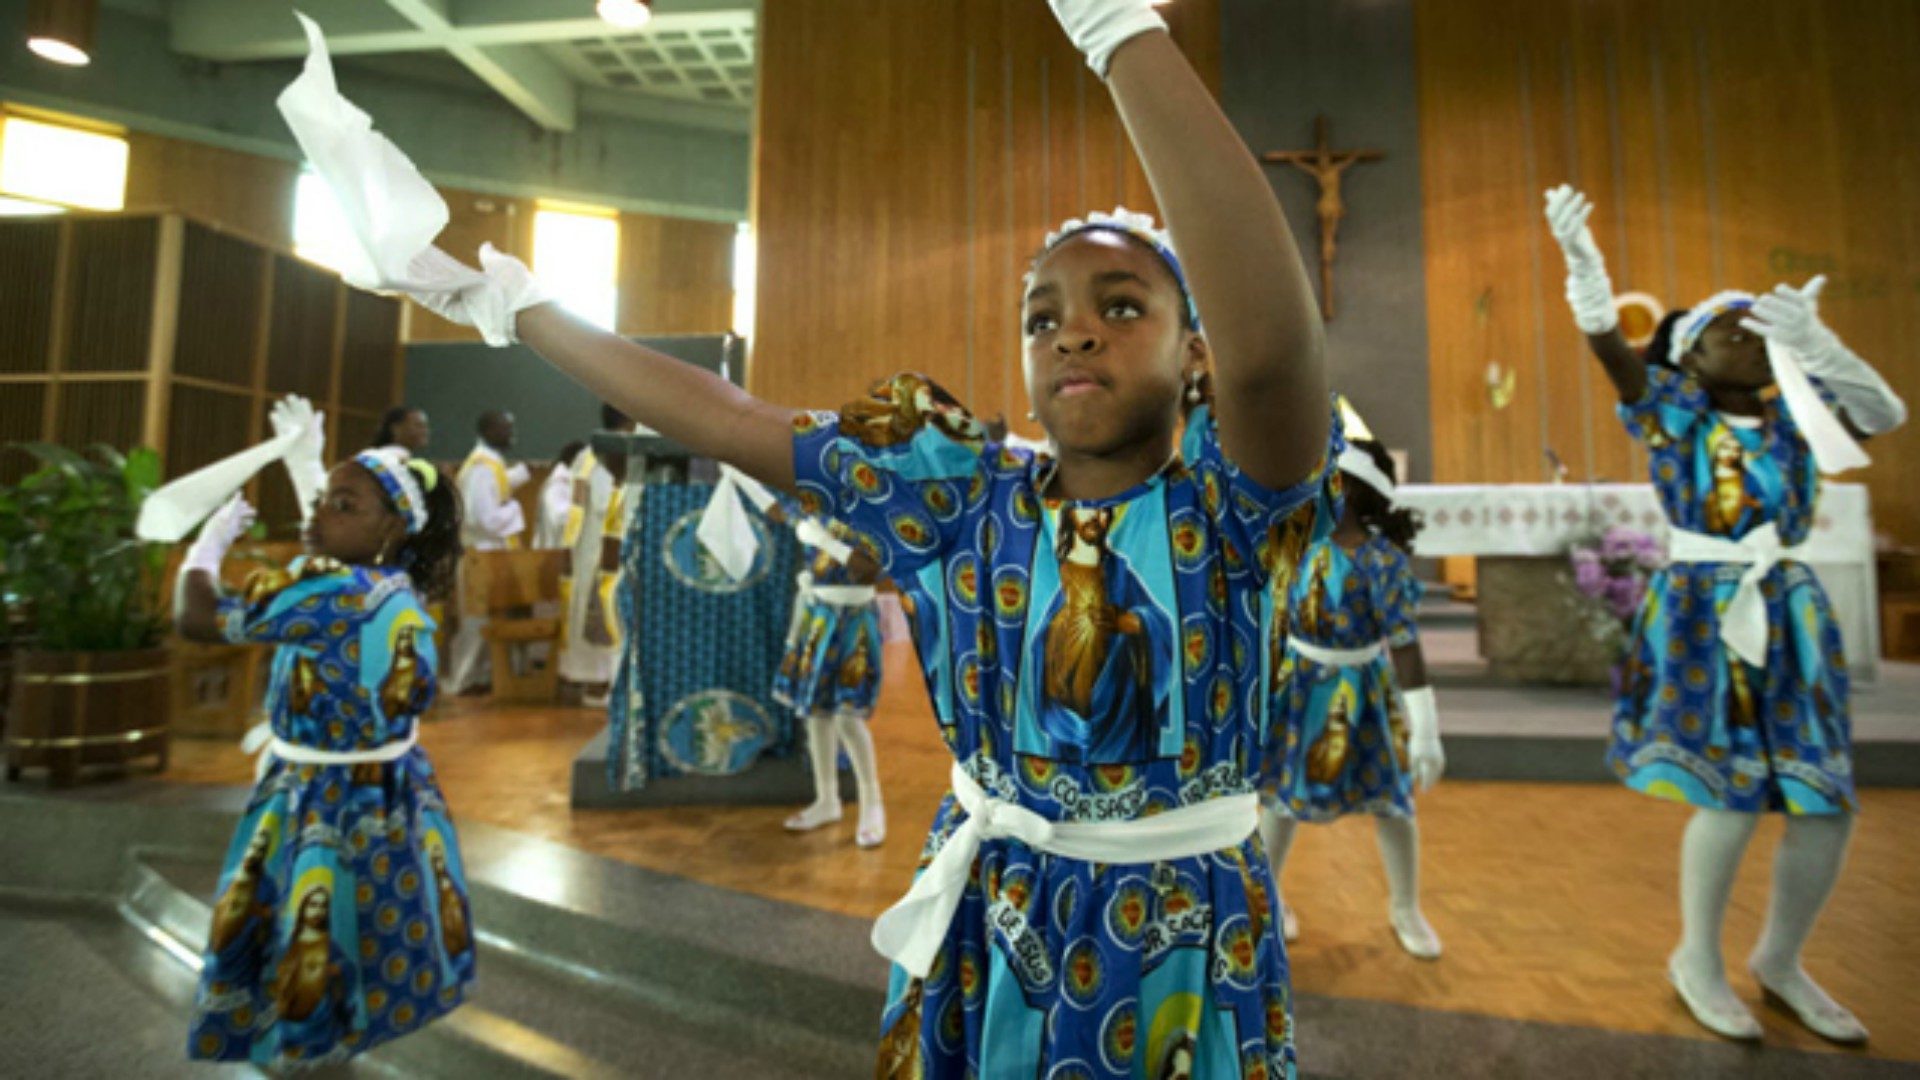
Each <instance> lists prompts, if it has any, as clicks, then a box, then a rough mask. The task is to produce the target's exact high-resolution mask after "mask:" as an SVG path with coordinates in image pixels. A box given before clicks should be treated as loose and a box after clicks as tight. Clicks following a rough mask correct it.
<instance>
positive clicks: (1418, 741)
mask: <svg viewBox="0 0 1920 1080" xmlns="http://www.w3.org/2000/svg"><path fill="white" fill-rule="evenodd" d="M1401 697H1402V698H1404V699H1405V701H1406V703H1407V727H1408V738H1407V757H1408V758H1410V759H1411V760H1412V764H1413V787H1414V790H1415V791H1419V792H1425V791H1426V790H1427V789H1428V788H1430V787H1432V786H1433V785H1434V784H1435V783H1438V782H1439V780H1440V774H1441V773H1444V772H1446V771H1447V754H1446V751H1444V750H1442V749H1441V748H1440V708H1439V706H1438V705H1437V704H1436V703H1435V702H1434V699H1433V687H1431V686H1422V687H1420V688H1419V689H1418V690H1408V691H1406V692H1405V693H1404V694H1402V695H1401Z"/></svg>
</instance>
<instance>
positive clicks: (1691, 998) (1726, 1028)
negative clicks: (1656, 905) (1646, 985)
mask: <svg viewBox="0 0 1920 1080" xmlns="http://www.w3.org/2000/svg"><path fill="white" fill-rule="evenodd" d="M1667 981H1668V982H1670V983H1672V984H1673V989H1674V992H1675V993H1677V994H1679V995H1680V1000H1681V1001H1682V1002H1683V1003H1684V1004H1685V1005H1686V1006H1687V1011H1688V1012H1690V1013H1692V1014H1693V1018H1694V1019H1695V1020H1697V1021H1699V1023H1700V1026H1701V1027H1703V1028H1706V1029H1707V1030H1708V1031H1711V1032H1713V1033H1714V1034H1715V1035H1718V1036H1720V1037H1721V1038H1723V1039H1738V1040H1741V1041H1747V1042H1752V1041H1758V1040H1759V1038H1760V1021H1758V1020H1755V1019H1754V1018H1753V1014H1752V1013H1751V1012H1748V1011H1747V1007H1746V1006H1745V1005H1742V1004H1741V1003H1740V999H1738V998H1736V997H1734V996H1733V991H1732V990H1731V989H1728V991H1727V993H1726V996H1725V997H1724V998H1722V999H1721V1000H1718V1001H1716V1000H1714V999H1713V998H1712V997H1709V996H1708V995H1706V994H1704V993H1701V992H1699V991H1697V990H1696V989H1695V988H1694V987H1692V986H1690V985H1688V983H1687V979H1686V977H1685V976H1684V975H1682V974H1681V972H1680V965H1679V964H1677V963H1675V962H1674V961H1673V960H1672V959H1671V958H1669V959H1668V960H1667Z"/></svg>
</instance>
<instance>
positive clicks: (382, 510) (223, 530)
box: [176, 428, 474, 1065]
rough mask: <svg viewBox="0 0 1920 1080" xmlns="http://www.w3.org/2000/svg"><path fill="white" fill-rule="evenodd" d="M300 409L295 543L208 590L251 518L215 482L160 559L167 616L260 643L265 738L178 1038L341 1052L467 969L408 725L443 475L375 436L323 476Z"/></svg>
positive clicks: (441, 536)
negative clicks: (185, 544)
mask: <svg viewBox="0 0 1920 1080" xmlns="http://www.w3.org/2000/svg"><path fill="white" fill-rule="evenodd" d="M315 430H316V440H315V443H314V444H313V445H310V446H309V447H307V450H306V452H307V453H308V454H309V455H310V457H309V459H308V463H309V464H310V466H311V471H313V472H316V473H318V474H319V476H320V477H323V478H324V483H325V487H326V491H325V495H324V498H322V499H320V501H319V505H318V506H317V507H314V508H313V509H312V510H311V516H310V517H309V519H308V522H307V525H306V528H305V530H304V533H303V539H304V541H305V546H306V551H307V553H306V554H305V555H304V556H302V557H300V558H298V559H296V560H294V562H293V563H292V564H291V565H289V566H288V567H287V568H286V569H285V570H277V569H276V570H267V571H262V572H260V573H257V574H255V575H254V576H253V578H252V579H251V580H250V581H249V582H248V583H247V586H246V588H245V589H244V590H243V591H242V592H241V593H239V594H237V595H233V594H224V593H221V592H220V591H219V587H218V585H217V582H218V578H219V568H220V562H221V560H222V558H223V557H224V556H225V554H226V552H227V549H228V548H229V547H230V546H231V545H232V544H233V542H234V540H235V539H236V538H237V537H238V536H239V535H240V534H241V533H242V532H244V531H245V529H246V527H247V525H248V523H249V522H250V521H251V520H252V517H253V511H252V509H251V508H250V507H248V506H247V504H246V502H245V501H244V500H243V499H241V498H239V497H237V496H236V497H235V499H234V500H233V501H232V502H230V503H228V504H227V505H226V506H225V507H223V508H221V509H220V510H219V511H218V512H216V513H215V514H214V516H213V517H212V518H210V519H209V520H208V522H207V524H206V525H205V526H203V527H202V528H201V530H200V536H199V539H198V540H196V541H195V543H194V545H193V548H192V549H191V551H190V552H189V554H188V556H187V559H186V561H185V563H184V564H183V567H182V570H181V582H180V588H179V593H178V596H179V602H178V612H177V617H176V624H177V627H178V629H179V631H180V633H181V635H182V636H184V637H187V638H190V639H193V640H196V641H207V642H229V643H234V644H244V643H258V644H263V645H273V646H275V648H274V654H273V674H272V680H271V683H270V685H269V689H268V693H267V711H268V713H269V715H270V717H271V720H270V723H271V729H270V730H271V735H270V737H269V736H268V735H267V732H266V731H260V732H258V737H259V738H261V739H264V740H265V741H266V747H265V749H264V752H265V753H266V754H267V755H268V757H267V758H266V760H264V761H263V762H262V772H261V776H260V779H259V783H258V784H257V786H256V787H255V789H254V793H253V797H252V798H251V799H250V800H249V801H248V803H247V809H246V811H245V813H244V814H242V816H241V819H240V826H239V828H238V829H237V830H236V831H235V833H234V838H233V843H232V845H231V847H230V849H229V851H228V854H227V861H226V867H225V869H224V870H223V871H222V872H221V874H220V881H219V886H218V891H217V893H216V897H215V901H214V913H213V925H212V930H211V934H210V937H209V941H208V946H207V951H206V953H205V955H204V957H203V966H202V968H201V973H200V986H199V991H198V993H197V994H196V995H195V998H194V1009H193V1019H192V1030H191V1034H190V1036H189V1039H188V1054H189V1055H190V1056H191V1057H195V1058H206V1059H212V1060H218V1061H252V1062H254V1063H255V1064H258V1065H285V1064H307V1063H313V1062H327V1061H342V1060H345V1059H346V1058H349V1057H352V1056H353V1055H355V1054H358V1053H361V1052H363V1051H365V1050H367V1049H369V1048H371V1047H373V1046H376V1045H378V1044H379V1043H381V1042H384V1041H386V1040H388V1039H391V1038H394V1037H396V1036H399V1035H404V1034H406V1033H407V1032H409V1031H413V1030H415V1029H416V1028H418V1027H420V1026H421V1025H422V1024H424V1023H426V1022H427V1021H429V1020H432V1019H434V1018H435V1017H438V1016H441V1015H442V1014H444V1013H446V1012H448V1011H449V1010H451V1009H453V1008H454V1007H455V1006H457V1005H458V1004H460V1002H461V1000H462V998H463V997H464V996H465V994H466V990H467V986H468V984H469V983H471V982H472V981H473V969H474V936H473V921H472V916H471V912H470V910H469V906H468V903H467V888H466V879H465V875H464V871H463V870H462V867H461V863H460V849H459V845H458V843H457V841H456V839H455V836H454V830H453V822H452V821H451V820H450V819H449V818H448V816H447V806H446V802H445V800H444V799H442V797H441V795H440V789H439V785H438V784H437V783H435V781H434V775H433V767H432V766H431V765H429V764H428V763H427V757H426V754H425V753H424V752H423V751H421V750H420V749H419V748H418V747H417V746H415V745H414V741H415V737H416V734H417V730H418V725H419V720H420V714H421V713H422V712H424V711H425V710H426V708H427V706H428V705H430V704H431V703H432V701H433V697H434V687H435V681H434V675H435V671H436V669H437V666H438V657H437V655H436V654H435V651H434V645H433V631H434V623H433V620H432V618H431V617H430V616H429V615H428V614H427V609H426V600H425V596H426V595H427V594H429V593H437V592H443V591H444V590H445V588H446V587H447V585H448V584H449V583H450V582H451V581H452V576H453V568H454V562H455V560H456V559H457V558H458V556H459V522H460V515H459V509H458V506H457V504H456V501H455V499H454V496H453V488H452V485H450V484H446V483H441V482H439V477H438V476H437V474H436V473H435V472H434V470H433V467H432V466H431V465H429V464H427V463H426V462H424V461H422V460H419V459H414V460H413V461H411V462H408V461H406V460H405V459H404V458H402V457H401V455H400V454H398V453H396V452H394V451H392V450H390V449H379V450H369V451H365V452H363V453H360V454H357V455H355V456H354V457H353V458H352V459H350V460H348V461H345V462H342V463H341V464H339V465H337V466H335V467H334V469H333V472H332V473H331V475H327V474H326V473H325V472H324V470H321V469H320V466H319V448H318V445H317V428H316V429H315ZM292 465H293V462H292V460H291V459H290V466H292ZM302 471H303V470H301V469H296V476H300V475H301V472H302ZM298 486H301V487H302V489H303V490H313V489H317V488H318V487H319V486H320V484H319V481H314V482H309V483H305V484H300V485H298ZM263 726H264V725H263ZM254 741H256V736H250V737H249V742H250V743H252V742H254Z"/></svg>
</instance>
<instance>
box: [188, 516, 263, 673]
mask: <svg viewBox="0 0 1920 1080" xmlns="http://www.w3.org/2000/svg"><path fill="white" fill-rule="evenodd" d="M253 517H254V514H253V507H251V506H249V505H247V500H246V499H244V498H242V497H241V496H239V495H235V496H234V497H233V498H232V499H229V500H228V501H227V504H226V505H225V506H222V507H221V508H220V509H218V510H215V511H214V512H213V516H212V517H210V518H208V519H207V522H206V524H204V525H202V526H200V535H199V537H198V538H196V539H195V540H194V542H193V545H192V546H191V547H189V548H187V554H186V557H185V558H183V559H182V560H181V561H180V577H179V580H178V581H177V582H176V583H175V585H174V590H173V628H174V630H175V632H177V633H178V634H179V635H180V636H181V637H183V638H186V639H187V640H188V641H200V642H207V643H212V644H217V643H219V642H222V641H225V640H226V639H225V638H224V637H222V636H221V634H220V618H219V608H220V563H221V562H222V561H223V560H225V559H226V557H227V551H228V550H229V549H231V548H232V547H233V545H234V542H235V541H237V540H238V539H240V536H241V534H242V533H244V532H246V531H247V528H248V527H249V526H251V525H252V524H253Z"/></svg>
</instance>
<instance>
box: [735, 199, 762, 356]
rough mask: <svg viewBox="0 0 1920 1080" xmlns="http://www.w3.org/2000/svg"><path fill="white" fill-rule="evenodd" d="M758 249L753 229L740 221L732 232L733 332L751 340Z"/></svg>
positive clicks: (749, 341)
mask: <svg viewBox="0 0 1920 1080" xmlns="http://www.w3.org/2000/svg"><path fill="white" fill-rule="evenodd" d="M758 265H759V249H758V248H757V247H756V246H755V245H754V242H753V229H752V227H751V226H749V225H747V224H746V223H744V222H742V223H741V225H740V230H739V231H738V232H736V233H734V234H733V332H734V333H735V334H737V335H739V336H740V337H743V338H746V339H747V341H748V343H749V344H751V343H752V341H753V311H754V300H755V296H756V294H755V287H756V283H757V282H758V280H759V279H758V277H757V276H756V275H757V274H758V269H757V267H758Z"/></svg>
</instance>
